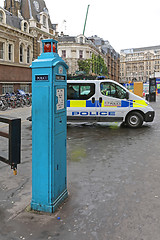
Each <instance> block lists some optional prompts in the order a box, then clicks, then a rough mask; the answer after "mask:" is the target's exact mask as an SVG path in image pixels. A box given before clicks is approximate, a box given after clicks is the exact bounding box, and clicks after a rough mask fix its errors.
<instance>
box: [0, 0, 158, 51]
mask: <svg viewBox="0 0 160 240" xmlns="http://www.w3.org/2000/svg"><path fill="white" fill-rule="evenodd" d="M3 2H4V1H3V0H0V6H1V7H3ZM45 2H46V6H47V8H48V10H49V14H50V18H51V21H52V23H57V24H58V26H59V27H58V31H59V32H61V31H63V32H64V33H65V34H67V35H70V36H77V35H79V34H82V33H83V28H84V22H85V17H86V12H87V6H88V5H90V7H89V11H88V18H87V23H86V28H85V33H84V35H85V36H86V37H90V36H93V35H97V36H99V37H101V38H103V39H104V40H108V41H109V42H110V44H111V45H112V47H113V48H114V49H115V50H116V51H117V52H120V50H121V49H127V48H137V47H147V46H156V45H160V0H152V1H149V0H148V1H147V0H60V1H59V0H56V1H55V0H45Z"/></svg>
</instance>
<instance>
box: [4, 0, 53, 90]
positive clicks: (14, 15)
mask: <svg viewBox="0 0 160 240" xmlns="http://www.w3.org/2000/svg"><path fill="white" fill-rule="evenodd" d="M56 28H57V25H56V24H52V23H51V21H50V16H49V13H48V9H47V7H46V5H45V2H44V1H43V0H37V1H34V0H28V1H26V0H21V1H19V0H5V1H4V8H1V7H0V33H1V34H0V94H2V93H5V92H8V91H9V92H12V91H16V90H17V89H23V90H25V91H26V92H31V81H32V75H31V69H30V65H31V63H32V61H33V60H34V59H36V58H37V57H38V55H39V54H40V52H41V48H42V46H41V40H42V39H46V38H55V36H56V34H57V32H56Z"/></svg>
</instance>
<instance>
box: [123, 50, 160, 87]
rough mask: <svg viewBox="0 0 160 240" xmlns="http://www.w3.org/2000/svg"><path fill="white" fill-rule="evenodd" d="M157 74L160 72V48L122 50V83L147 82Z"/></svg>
mask: <svg viewBox="0 0 160 240" xmlns="http://www.w3.org/2000/svg"><path fill="white" fill-rule="evenodd" d="M155 72H160V46H152V47H142V48H131V49H123V50H121V52H120V82H122V83H123V82H134V81H141V82H147V81H148V80H149V78H150V76H153V75H154V73H155Z"/></svg>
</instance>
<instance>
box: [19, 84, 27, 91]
mask: <svg viewBox="0 0 160 240" xmlns="http://www.w3.org/2000/svg"><path fill="white" fill-rule="evenodd" d="M20 88H21V90H23V91H24V92H25V93H29V85H26V84H22V85H20Z"/></svg>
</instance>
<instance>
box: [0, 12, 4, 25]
mask: <svg viewBox="0 0 160 240" xmlns="http://www.w3.org/2000/svg"><path fill="white" fill-rule="evenodd" d="M2 22H3V12H2V11H0V23H2Z"/></svg>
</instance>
